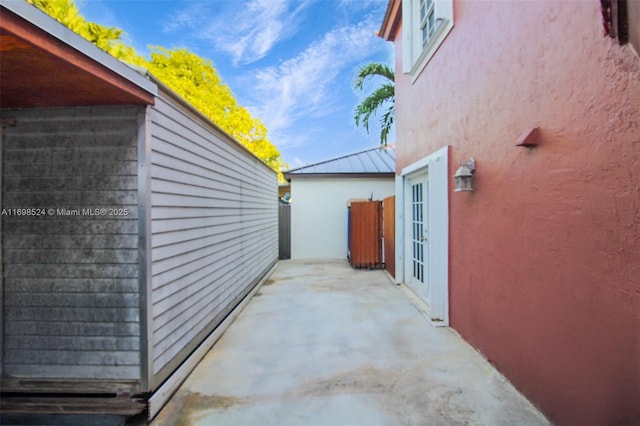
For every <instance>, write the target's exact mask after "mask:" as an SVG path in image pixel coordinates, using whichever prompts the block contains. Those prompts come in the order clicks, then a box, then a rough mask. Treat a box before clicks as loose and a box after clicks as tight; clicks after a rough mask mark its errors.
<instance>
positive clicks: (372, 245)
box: [349, 201, 384, 269]
mask: <svg viewBox="0 0 640 426" xmlns="http://www.w3.org/2000/svg"><path fill="white" fill-rule="evenodd" d="M381 213H382V202H380V201H358V202H353V203H351V209H350V218H349V263H351V266H353V267H354V268H367V269H378V268H382V267H383V266H384V260H383V258H382V214H381Z"/></svg>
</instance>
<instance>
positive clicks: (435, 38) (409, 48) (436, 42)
mask: <svg viewBox="0 0 640 426" xmlns="http://www.w3.org/2000/svg"><path fill="white" fill-rule="evenodd" d="M431 1H433V6H432V7H433V13H434V16H435V29H434V31H433V33H432V34H431V35H430V36H429V37H428V38H427V40H426V42H425V40H424V39H423V31H422V28H423V26H424V25H423V24H424V20H423V19H422V17H421V14H420V9H421V3H424V4H425V5H426V4H427V3H428V2H427V0H402V16H403V26H404V27H403V28H404V29H403V31H402V33H403V34H402V37H403V51H402V70H403V72H404V73H406V74H411V76H412V77H413V80H415V79H416V78H417V77H418V75H419V74H420V72H421V71H422V70H423V69H424V67H425V66H426V65H427V62H429V60H430V59H431V57H432V56H433V55H434V53H435V52H436V50H438V47H439V46H440V45H441V44H442V42H443V41H444V39H445V38H446V37H447V35H448V34H449V32H451V30H452V29H453V24H454V22H453V0H431ZM429 3H430V1H429ZM428 10H429V11H431V7H429V9H428ZM424 18H426V19H428V13H427V15H426V16H424Z"/></svg>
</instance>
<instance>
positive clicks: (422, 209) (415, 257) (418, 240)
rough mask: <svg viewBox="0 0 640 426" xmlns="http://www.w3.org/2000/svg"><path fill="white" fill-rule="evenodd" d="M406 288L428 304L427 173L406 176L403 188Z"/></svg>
mask: <svg viewBox="0 0 640 426" xmlns="http://www.w3.org/2000/svg"><path fill="white" fill-rule="evenodd" d="M404 199H405V214H406V215H407V217H406V220H407V221H406V224H407V226H406V227H405V284H407V286H409V288H411V290H413V292H414V293H416V294H417V295H418V296H420V298H422V299H423V300H424V301H425V302H427V303H429V301H430V293H429V284H430V283H429V229H428V224H429V216H428V215H429V205H428V203H429V185H428V172H426V171H423V172H421V173H419V174H416V175H413V176H409V177H408V178H407V180H406V185H405V194H404Z"/></svg>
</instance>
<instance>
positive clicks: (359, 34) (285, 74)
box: [249, 17, 384, 146]
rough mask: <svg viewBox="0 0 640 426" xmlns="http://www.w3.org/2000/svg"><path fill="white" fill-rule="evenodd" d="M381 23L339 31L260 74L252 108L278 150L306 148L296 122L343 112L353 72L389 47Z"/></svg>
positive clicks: (370, 20)
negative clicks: (380, 34) (343, 94)
mask: <svg viewBox="0 0 640 426" xmlns="http://www.w3.org/2000/svg"><path fill="white" fill-rule="evenodd" d="M377 24H378V19H377V18H376V17H369V18H367V19H365V20H364V21H362V22H359V23H355V24H352V25H348V26H343V27H339V28H337V29H334V30H332V31H330V32H328V33H326V34H325V35H324V36H323V37H322V38H321V39H319V40H317V41H315V42H314V43H312V44H311V45H309V46H308V47H307V48H306V49H305V50H304V51H303V52H302V53H300V54H299V55H297V56H295V57H293V58H291V59H288V60H286V61H284V62H282V63H281V64H279V65H278V66H273V67H268V68H265V69H261V70H259V71H257V72H256V73H255V79H256V82H255V87H254V92H255V95H254V96H255V97H254V99H253V103H254V105H253V106H252V107H249V108H250V109H251V111H252V113H254V114H255V115H256V116H258V117H260V118H261V119H262V121H264V123H265V124H266V125H267V128H268V129H269V133H270V138H271V140H272V141H274V142H275V143H277V144H278V146H295V145H299V144H303V143H305V142H306V141H305V139H304V138H305V136H304V135H301V134H300V132H294V131H292V129H290V127H291V126H292V125H293V124H294V123H300V122H303V121H305V120H308V119H309V118H310V117H321V116H323V115H327V114H330V113H331V112H332V111H334V110H335V109H336V108H338V107H340V108H342V107H343V105H339V104H338V102H337V101H336V100H337V96H336V95H337V93H336V91H338V90H344V86H345V84H346V85H347V86H349V85H350V82H351V79H352V78H353V74H352V70H351V68H352V67H353V66H354V64H358V63H360V62H361V61H363V60H365V59H366V58H368V57H370V56H371V55H372V54H375V53H376V52H377V51H379V50H380V49H381V48H383V47H384V43H380V40H379V39H378V38H377V37H376V36H375V31H376V29H377V28H376V26H377ZM345 80H346V83H345ZM339 82H341V83H342V84H339Z"/></svg>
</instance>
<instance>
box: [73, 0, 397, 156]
mask: <svg viewBox="0 0 640 426" xmlns="http://www.w3.org/2000/svg"><path fill="white" fill-rule="evenodd" d="M76 4H77V6H78V7H79V9H80V12H81V13H82V14H83V15H84V16H85V17H86V18H87V19H89V20H91V21H95V22H98V23H100V24H103V25H109V26H117V27H119V28H121V29H123V30H124V31H125V32H126V36H125V41H126V42H127V43H128V44H130V45H133V46H134V47H135V48H136V50H137V51H138V52H139V53H141V54H144V55H147V53H148V51H149V46H163V47H166V48H173V47H183V48H187V49H189V50H191V51H192V52H195V53H197V54H198V55H200V56H202V57H205V58H207V59H210V60H211V61H212V62H213V64H214V66H215V67H216V69H217V70H218V72H219V74H220V76H221V77H222V79H223V80H224V81H225V82H226V83H227V84H228V85H229V87H230V88H231V90H232V91H233V93H234V94H235V96H236V99H237V100H238V102H239V103H240V104H241V105H243V106H245V107H247V108H248V109H249V111H250V112H251V114H252V115H254V116H255V117H258V118H260V119H261V120H262V121H263V122H264V123H265V125H266V126H267V129H268V132H269V138H270V140H271V141H272V142H273V143H274V144H276V146H277V147H278V148H279V149H280V152H281V153H282V156H283V157H284V160H285V161H286V162H288V163H289V166H290V167H291V168H294V167H298V166H301V165H304V164H310V163H315V162H318V161H322V160H326V159H330V158H333V157H337V156H341V155H344V154H349V153H352V152H356V151H360V150H363V149H367V148H372V147H375V146H377V145H378V144H379V143H378V136H379V130H378V127H377V126H375V124H377V119H376V121H375V122H372V123H371V124H372V127H371V132H370V134H369V135H367V134H366V132H365V131H364V130H362V129H358V128H356V127H355V124H354V122H353V110H354V108H355V106H356V104H357V103H358V102H359V100H360V99H361V96H362V95H360V94H358V93H356V92H355V91H354V90H353V89H352V86H351V83H352V81H353V76H354V75H355V73H356V71H357V69H358V68H359V66H361V65H363V64H365V63H368V62H383V63H386V64H388V65H390V66H392V64H393V49H392V45H391V44H390V43H388V42H385V41H384V40H382V39H381V38H379V37H377V36H376V34H375V33H376V31H377V30H378V29H379V28H380V24H381V22H382V18H383V16H384V12H385V8H386V5H387V0H202V1H201V0H172V1H170V0H164V1H162V0H137V1H136V0H134V1H132V0H77V3H76ZM375 86H376V83H372V85H371V86H370V87H371V88H373V87H375ZM393 141H394V135H393V134H392V135H391V137H390V138H389V142H393Z"/></svg>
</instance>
